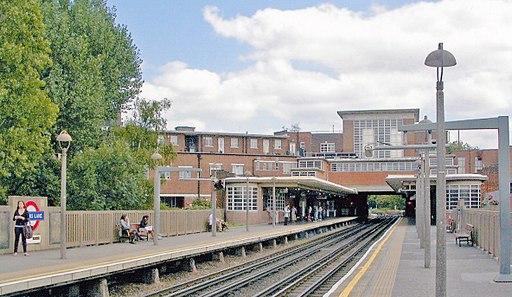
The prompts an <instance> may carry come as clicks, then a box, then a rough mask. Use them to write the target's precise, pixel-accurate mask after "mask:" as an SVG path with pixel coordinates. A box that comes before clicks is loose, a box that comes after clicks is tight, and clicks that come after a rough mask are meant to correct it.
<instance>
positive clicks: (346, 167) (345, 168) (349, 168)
mask: <svg viewBox="0 0 512 297" xmlns="http://www.w3.org/2000/svg"><path fill="white" fill-rule="evenodd" d="M417 169H418V164H417V163H416V162H415V161H401V162H352V163H331V171H333V172H368V171H416V170H417Z"/></svg>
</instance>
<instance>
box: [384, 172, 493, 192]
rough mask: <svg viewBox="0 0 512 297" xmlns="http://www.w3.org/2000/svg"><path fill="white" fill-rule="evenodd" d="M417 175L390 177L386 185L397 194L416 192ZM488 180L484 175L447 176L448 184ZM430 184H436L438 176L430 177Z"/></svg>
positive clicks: (387, 178)
mask: <svg viewBox="0 0 512 297" xmlns="http://www.w3.org/2000/svg"><path fill="white" fill-rule="evenodd" d="M416 179H417V177H416V175H414V174H401V175H388V176H387V177H386V183H387V184H388V185H389V186H390V187H391V188H392V189H393V190H394V191H395V192H397V193H401V192H407V191H415V189H416ZM486 180H487V176H486V175H482V174H447V175H446V182H463V181H478V182H484V181H486ZM430 183H431V184H432V185H435V184H436V176H435V175H431V176H430Z"/></svg>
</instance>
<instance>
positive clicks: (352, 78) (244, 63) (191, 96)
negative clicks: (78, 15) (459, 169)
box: [107, 0, 512, 148]
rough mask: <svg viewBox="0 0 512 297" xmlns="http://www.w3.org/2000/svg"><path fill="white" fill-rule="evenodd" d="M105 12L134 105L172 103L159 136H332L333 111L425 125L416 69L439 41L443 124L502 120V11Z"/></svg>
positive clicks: (259, 4)
mask: <svg viewBox="0 0 512 297" xmlns="http://www.w3.org/2000/svg"><path fill="white" fill-rule="evenodd" d="M107 5H109V6H115V7H116V9H117V19H116V21H117V22H118V23H121V24H124V25H126V26H127V28H128V30H129V31H130V32H131V34H132V37H133V39H134V43H135V44H136V45H137V47H138V48H139V50H140V53H141V58H142V59H143V61H144V62H143V66H142V71H143V77H144V80H145V83H144V86H143V89H142V93H141V96H142V97H145V98H149V99H153V100H159V99H162V98H169V99H171V100H172V107H171V109H170V110H169V111H168V112H166V113H165V116H166V119H167V125H168V128H169V129H172V128H173V127H175V126H178V125H189V126H195V127H197V129H198V130H201V131H226V132H249V133H272V132H273V131H277V130H279V129H281V128H282V127H290V126H291V125H293V124H299V126H300V128H301V129H302V130H305V131H332V130H333V129H334V130H337V131H338V130H340V129H341V119H340V118H339V117H338V115H337V114H336V111H337V110H365V109H392V108H420V117H421V118H422V117H423V116H424V115H427V116H428V117H429V118H430V119H432V120H433V121H435V102H434V99H435V69H432V68H429V67H425V66H424V65H423V63H424V59H425V57H426V56H427V54H428V53H429V52H431V51H433V50H435V49H436V48H437V44H438V42H444V48H445V49H446V50H449V51H450V52H452V53H453V54H454V55H455V57H456V58H457V62H458V64H457V66H456V67H452V68H450V69H446V70H445V76H444V80H445V108H446V119H447V120H458V119H468V118H486V117H496V116H499V115H509V114H510V110H512V106H511V104H512V103H511V102H512V100H511V99H510V94H512V74H511V73H512V72H511V71H510V70H509V67H510V66H509V65H512V39H511V38H510V36H509V35H510V29H509V28H511V27H512V18H510V16H509V12H510V11H512V1H509V0H487V1H481V0H438V1H410V0H402V1H400V0H395V1H384V0H381V1H378V0H374V1H371V0H363V1H357V0H351V1H304V0H302V1H301V0H286V1H277V0H274V1H269V0H258V1H171V0H167V1H165V0H154V1H135V0H107ZM455 135H456V134H455ZM460 135H461V140H462V141H465V142H469V143H470V144H472V145H476V146H479V147H481V148H492V147H496V145H497V141H496V133H494V132H481V131H477V132H462V133H461V134H460ZM454 137H456V136H453V137H452V139H451V140H455V138H454Z"/></svg>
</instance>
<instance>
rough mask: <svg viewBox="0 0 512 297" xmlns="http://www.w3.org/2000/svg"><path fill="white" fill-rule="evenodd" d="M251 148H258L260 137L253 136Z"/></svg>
mask: <svg viewBox="0 0 512 297" xmlns="http://www.w3.org/2000/svg"><path fill="white" fill-rule="evenodd" d="M251 148H252V149H257V148H258V138H251Z"/></svg>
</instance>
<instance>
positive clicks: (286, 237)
mask: <svg viewBox="0 0 512 297" xmlns="http://www.w3.org/2000/svg"><path fill="white" fill-rule="evenodd" d="M284 244H288V236H285V237H284Z"/></svg>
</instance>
